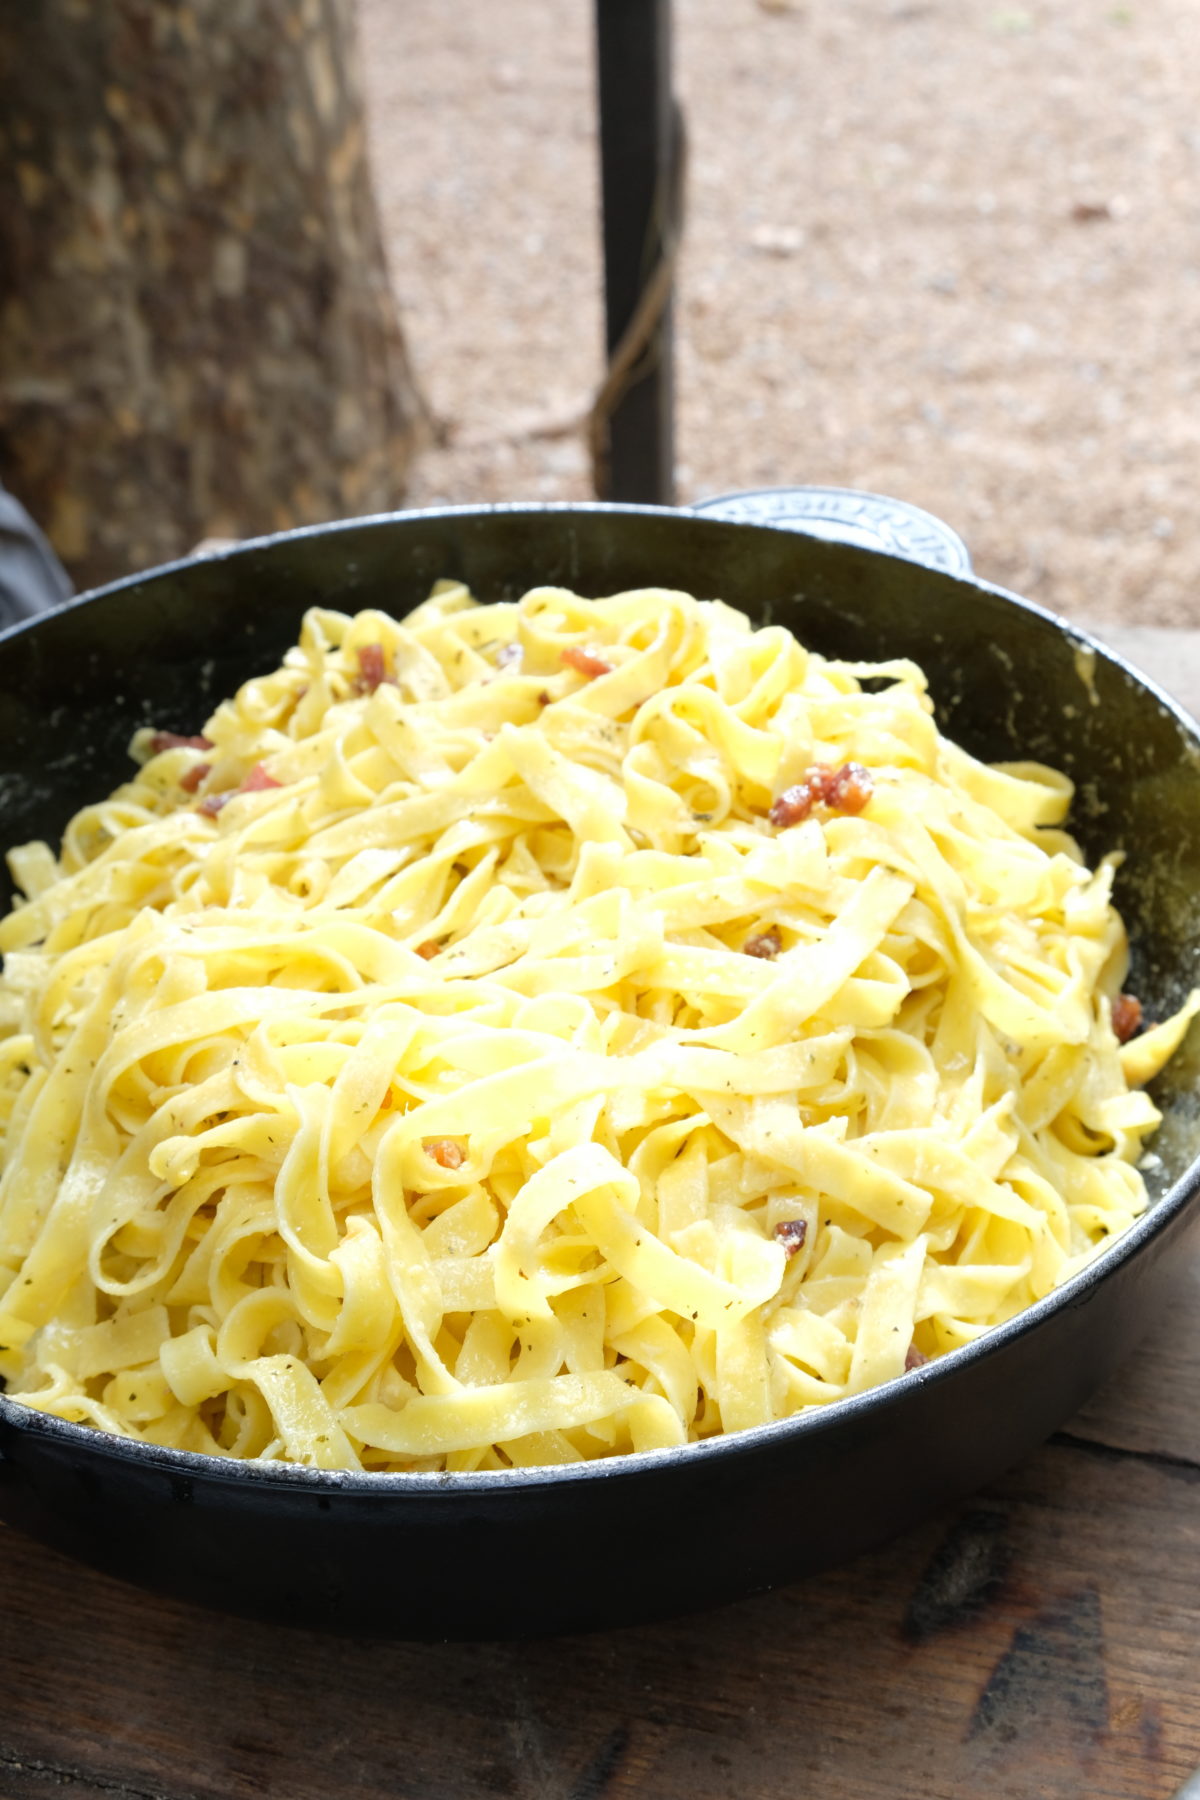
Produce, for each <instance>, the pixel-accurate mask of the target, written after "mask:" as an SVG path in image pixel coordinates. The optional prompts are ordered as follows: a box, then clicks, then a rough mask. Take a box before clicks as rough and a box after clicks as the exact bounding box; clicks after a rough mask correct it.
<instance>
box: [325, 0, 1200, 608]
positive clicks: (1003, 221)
mask: <svg viewBox="0 0 1200 1800" xmlns="http://www.w3.org/2000/svg"><path fill="white" fill-rule="evenodd" d="M359 5H360V12H361V19H362V30H363V38H364V65H365V72H366V81H367V92H368V106H369V112H370V121H371V134H372V149H373V155H374V158H375V166H376V172H377V179H378V187H379V196H380V203H381V207H382V211H383V217H384V224H385V234H386V237H387V242H388V246H389V253H390V256H391V262H392V269H393V274H394V278H395V283H396V288H397V292H398V295H399V300H400V305H401V309H402V315H403V318H404V322H405V328H406V330H407V332H408V336H409V340H410V344H411V348H412V351H413V354H414V358H415V360H416V363H417V366H418V371H419V374H420V376H421V378H422V380H423V383H424V386H425V390H426V393H427V395H428V396H429V399H430V401H431V404H432V406H433V409H434V411H435V413H436V415H437V416H438V418H439V420H440V421H441V422H442V425H443V427H444V432H445V442H444V443H443V444H441V445H440V446H439V447H437V448H435V449H432V450H430V451H428V452H427V453H426V455H425V456H424V458H423V459H422V462H421V464H420V466H419V468H418V471H417V475H416V479H415V482H414V485H413V490H412V498H413V500H414V501H415V502H418V503H432V502H434V501H439V500H453V501H472V500H488V499H522V498H555V499H575V498H584V497H586V496H587V495H588V493H589V483H588V474H587V468H586V461H585V456H584V451H583V446H582V439H581V437H580V435H579V433H578V432H577V431H576V430H575V429H574V426H573V421H575V420H576V419H577V418H578V417H579V415H580V414H581V413H582V411H583V409H584V408H585V406H586V404H587V401H588V398H589V395H590V392H591V390H592V388H593V387H594V385H595V383H596V381H597V379H598V376H599V369H600V358H599V347H600V341H601V317H600V265H599V248H598V222H597V207H598V197H597V172H596V159H595V121H594V94H593V85H592V83H593V71H592V56H591V50H592V46H591V21H592V7H591V4H590V0H504V4H502V5H501V4H497V0H455V4H454V5H453V6H452V7H451V6H447V5H445V4H444V0H404V3H403V4H402V5H396V4H395V0H359ZM676 39H677V82H678V86H679V89H680V92H681V95H682V98H683V101H684V105H685V108H686V111H687V116H688V122H689V131H690V139H691V146H692V154H691V182H690V214H689V224H688V233H687V242H686V248H685V257H684V267H683V270H682V274H681V284H680V303H679V323H678V334H679V342H678V382H679V439H680V443H679V494H680V499H681V500H687V499H692V498H698V497H699V496H701V495H704V494H712V493H719V492H724V491H728V490H732V489H737V488H742V487H754V486H760V485H764V486H765V485H771V484H786V483H796V482H818V483H835V484H840V485H845V486H849V487H862V488H870V489H874V490H876V491H878V492H881V493H887V494H894V495H896V496H898V497H901V498H904V499H908V500H913V501H916V502H917V503H919V504H920V505H922V506H925V507H928V508H929V509H930V510H931V511H933V512H935V513H940V514H941V515H942V516H943V517H944V518H946V519H947V520H948V521H949V522H950V523H951V524H952V525H954V526H955V528H956V529H957V530H958V531H960V532H961V533H962V535H963V536H964V537H965V538H966V540H967V542H968V544H969V545H970V547H971V550H972V553H973V556H974V559H975V564H976V567H977V569H978V570H979V572H980V573H981V574H983V575H985V576H987V577H990V578H991V579H993V580H997V581H1001V582H1004V583H1006V584H1008V585H1010V586H1013V587H1016V588H1018V589H1020V590H1021V591H1023V592H1025V593H1027V594H1029V595H1031V596H1032V597H1033V598H1035V599H1037V600H1039V601H1041V602H1042V603H1043V604H1046V605H1049V606H1052V607H1054V608H1056V609H1057V610H1059V611H1062V612H1066V613H1070V614H1073V615H1075V616H1076V617H1083V618H1088V619H1090V620H1095V621H1104V620H1107V621H1110V622H1115V621H1121V622H1124V623H1126V624H1156V625H1176V626H1178V625H1200V581H1198V579H1197V577H1198V575H1200V538H1198V536H1197V533H1196V532H1195V530H1194V529H1193V522H1194V516H1195V498H1194V491H1195V475H1196V470H1197V463H1198V454H1197V453H1198V450H1200V404H1198V399H1200V258H1198V257H1197V247H1198V239H1200V125H1198V124H1197V111H1196V100H1197V96H1198V95H1200V30H1197V28H1196V10H1195V0H1130V3H1129V4H1126V5H1117V4H1109V3H1108V0H1043V4H1040V5H1031V6H1028V7H1018V6H998V5H996V4H993V3H990V0H987V3H985V0H808V4H803V3H801V0H795V3H791V0H677V4H676Z"/></svg>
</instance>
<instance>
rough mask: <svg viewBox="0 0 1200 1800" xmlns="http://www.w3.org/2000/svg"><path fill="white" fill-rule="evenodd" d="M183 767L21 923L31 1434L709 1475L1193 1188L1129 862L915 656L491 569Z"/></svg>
mask: <svg viewBox="0 0 1200 1800" xmlns="http://www.w3.org/2000/svg"><path fill="white" fill-rule="evenodd" d="M868 678H869V680H868ZM864 684H866V685H864ZM135 753H136V754H137V755H138V756H139V757H140V758H141V761H142V766H141V768H140V771H139V772H138V773H137V775H136V777H135V779H133V780H132V781H131V782H129V783H128V784H127V785H126V786H124V787H122V788H120V789H119V790H118V791H117V792H116V793H115V794H114V795H113V796H112V798H111V799H109V800H107V801H104V802H103V803H101V804H99V805H96V806H90V807H87V808H85V809H84V810H83V811H82V812H80V813H79V814H78V815H77V816H76V817H75V819H74V820H73V821H72V823H71V824H70V826H69V827H68V829H67V832H66V835H65V839H64V842H63V845H62V851H61V855H60V857H58V858H55V856H54V855H53V854H52V852H51V851H50V849H48V848H47V846H45V845H44V844H31V845H26V846H24V847H23V848H21V849H19V850H17V851H14V852H13V853H12V857H11V864H12V867H13V871H14V875H15V878H16V880H17V883H18V885H19V887H20V888H21V889H22V891H23V893H24V896H25V898H24V900H23V901H22V902H21V903H20V904H18V906H17V907H16V908H15V909H14V911H13V912H12V913H11V915H10V916H9V918H8V919H7V920H5V921H4V922H3V923H2V924H0V949H3V951H4V953H5V966H4V974H3V978H2V981H0V1008H2V1009H3V1013H2V1023H3V1026H4V1028H5V1030H6V1033H7V1035H5V1036H3V1038H0V1129H2V1130H3V1134H4V1171H3V1179H2V1184H0V1374H3V1376H4V1377H5V1379H6V1382H7V1389H8V1393H9V1395H10V1396H11V1397H14V1398H16V1399H19V1400H21V1401H23V1402H25V1403H26V1404H27V1405H29V1406H31V1407H37V1408H40V1409H42V1410H43V1411H45V1412H49V1413H53V1414H56V1415H58V1416H59V1417H61V1418H65V1419H73V1420H80V1421H84V1422H86V1423H88V1424H90V1425H92V1426H95V1427H98V1428H99V1429H100V1430H103V1431H108V1432H116V1433H120V1434H122V1435H125V1436H128V1437H133V1438H142V1439H145V1440H147V1441H149V1442H152V1443H155V1444H164V1445H174V1446H178V1447H181V1448H184V1449H188V1450H193V1451H200V1452H207V1453H209V1454H212V1455H218V1456H230V1457H257V1458H265V1459H281V1460H285V1461H293V1462H299V1463H306V1464H310V1465H316V1466H319V1467H322V1468H358V1467H364V1468H367V1469H384V1470H386V1469H449V1470H476V1469H483V1470H486V1469H495V1468H501V1467H508V1466H511V1465H514V1464H516V1465H527V1464H547V1463H572V1462H576V1461H579V1460H581V1459H587V1458H595V1457H604V1456H611V1455H613V1454H618V1453H622V1452H627V1451H640V1450H647V1449H656V1448H660V1447H663V1446H669V1445H676V1444H682V1443H685V1442H687V1441H688V1440H694V1439H699V1438H705V1437H709V1436H711V1435H712V1434H714V1433H716V1432H721V1431H725V1432H729V1431H739V1430H743V1429H745V1428H747V1427H750V1426H756V1425H762V1424H765V1423H767V1422H769V1421H772V1420H777V1419H782V1418H786V1417H788V1416H790V1415H792V1414H794V1413H796V1412H798V1411H800V1410H802V1409H803V1408H806V1407H813V1406H823V1405H825V1404H827V1403H829V1402H830V1401H836V1400H838V1399H840V1398H841V1397H843V1396H845V1395H849V1394H855V1393H858V1392H861V1391H862V1390H864V1389H866V1388H870V1387H873V1386H875V1385H876V1384H878V1383H881V1382H886V1381H891V1380H893V1379H894V1378H896V1377H899V1376H901V1375H903V1374H904V1372H905V1370H906V1368H911V1367H912V1366H913V1365H914V1364H915V1363H916V1362H918V1361H920V1360H924V1359H927V1358H931V1357H936V1356H939V1355H941V1354H943V1353H944V1352H946V1351H949V1350H952V1349H954V1348H955V1347H956V1346H959V1345H962V1344H966V1343H968V1342H970V1341H971V1340H972V1339H974V1338H976V1337H978V1336H979V1335H980V1334H981V1333H982V1332H985V1331H987V1330H988V1328H989V1327H991V1326H993V1325H995V1324H997V1323H998V1322H999V1321H1001V1320H1004V1319H1007V1318H1009V1317H1010V1316H1011V1315H1012V1314H1014V1313H1016V1312H1018V1311H1019V1310H1020V1309H1021V1308H1023V1307H1026V1306H1028V1305H1029V1304H1030V1303H1031V1302H1032V1301H1034V1300H1036V1299H1038V1298H1040V1297H1041V1296H1043V1295H1045V1294H1047V1293H1049V1292H1050V1291H1051V1289H1053V1288H1054V1286H1055V1285H1056V1284H1057V1283H1060V1282H1061V1281H1062V1280H1063V1279H1064V1278H1065V1277H1066V1276H1068V1275H1070V1274H1071V1273H1072V1272H1073V1271H1074V1270H1076V1269H1078V1268H1080V1267H1081V1266H1082V1264H1083V1263H1084V1262H1085V1261H1086V1260H1087V1259H1088V1258H1089V1257H1090V1256H1092V1255H1094V1254H1095V1252H1096V1250H1097V1248H1098V1247H1099V1246H1101V1245H1103V1244H1104V1243H1105V1242H1107V1241H1108V1240H1109V1239H1111V1238H1112V1236H1113V1235H1114V1234H1116V1233H1119V1232H1121V1231H1123V1230H1124V1229H1125V1228H1126V1227H1127V1226H1128V1225H1129V1224H1130V1222H1131V1221H1132V1220H1133V1219H1134V1218H1135V1217H1136V1216H1137V1215H1138V1213H1139V1212H1141V1211H1142V1210H1143V1208H1144V1207H1145V1205H1146V1191H1145V1187H1144V1184H1143V1180H1142V1177H1141V1175H1140V1174H1139V1172H1138V1168H1137V1163H1138V1159H1139V1156H1140V1154H1141V1146H1142V1140H1143V1139H1144V1137H1145V1136H1146V1134H1147V1133H1149V1132H1151V1131H1152V1130H1153V1129H1154V1127H1155V1126H1156V1125H1157V1124H1158V1122H1159V1115H1158V1113H1157V1112H1156V1111H1155V1108H1154V1106H1153V1104H1152V1102H1151V1101H1150V1099H1149V1098H1148V1097H1147V1095H1146V1094H1145V1093H1144V1092H1142V1091H1141V1084H1142V1083H1143V1082H1144V1081H1145V1080H1146V1079H1148V1077H1149V1076H1150V1075H1151V1074H1153V1073H1154V1072H1155V1071H1156V1070H1157V1069H1158V1068H1159V1067H1160V1066H1161V1065H1162V1063H1163V1062H1164V1061H1165V1060H1166V1058H1167V1056H1169V1055H1170V1054H1171V1052H1172V1051H1173V1049H1174V1048H1175V1047H1176V1046H1177V1045H1178V1043H1179V1041H1180V1040H1181V1038H1182V1036H1183V1032H1184V1030H1185V1028H1186V1025H1187V1022H1188V1019H1189V1018H1190V1017H1191V1016H1192V1014H1193V1013H1194V1012H1195V1011H1196V1010H1197V1005H1198V1002H1197V998H1196V997H1193V1001H1192V1002H1191V1003H1190V1005H1189V1007H1188V1008H1186V1009H1185V1010H1184V1012H1183V1013H1181V1014H1179V1015H1177V1017H1176V1018H1175V1019H1174V1020H1171V1021H1168V1022H1167V1023H1166V1024H1163V1025H1159V1026H1158V1027H1156V1028H1155V1029H1153V1030H1150V1031H1147V1032H1145V1033H1143V1034H1142V1035H1140V1036H1132V1037H1130V1039H1129V1041H1128V1042H1126V1043H1124V1044H1122V1043H1120V1042H1119V1041H1118V1032H1116V1031H1114V1025H1113V1020H1114V1006H1118V1007H1119V1006H1127V1005H1128V1003H1127V1002H1125V1001H1121V1000H1119V999H1118V996H1119V995H1120V989H1121V983H1122V980H1123V978H1124V975H1125V971H1126V948H1125V938H1124V932H1123V930H1122V926H1121V922H1120V919H1119V918H1118V916H1117V914H1116V912H1115V911H1114V910H1113V907H1112V905H1111V904H1110V897H1109V896H1110V886H1111V881H1112V876H1113V871H1114V864H1115V859H1113V858H1110V859H1107V860H1105V861H1104V862H1103V863H1102V864H1101V865H1100V866H1099V868H1098V869H1097V870H1096V871H1095V872H1090V871H1089V870H1088V869H1087V868H1085V867H1084V866H1083V864H1082V861H1081V859H1080V856H1079V853H1078V851H1077V849H1076V847H1075V845H1074V844H1073V842H1072V840H1071V839H1070V838H1069V837H1068V836H1067V835H1066V834H1065V832H1064V831H1063V829H1062V825H1063V821H1064V819H1065V816H1066V813H1067V809H1068V805H1069V801H1070V797H1071V787H1070V783H1069V782H1068V781H1067V780H1066V779H1065V778H1064V777H1063V776H1061V775H1059V774H1056V773H1054V772H1053V771H1052V770H1050V769H1048V768H1044V767H1040V766H1035V765H1033V764H1022V765H1008V766H1005V767H998V768H991V767H985V766H984V765H982V764H980V763H978V762H976V761H974V760H972V758H971V757H969V756H968V755H966V754H965V753H964V752H963V751H962V750H960V749H957V748H956V747H955V746H954V745H953V744H951V743H948V742H947V741H946V740H945V739H943V738H942V737H941V736H940V735H939V733H938V731H937V729H936V727H935V724H934V721H933V718H932V706H931V703H930V701H929V699H928V698H927V695H926V691H925V681H924V678H923V676H922V674H921V672H920V670H919V669H918V668H916V667H915V666H914V665H913V664H911V663H909V662H884V663H878V664H870V665H858V664H851V663H845V662H832V661H827V660H824V659H822V658H821V657H819V656H816V655H812V654H809V653H808V652H806V651H805V649H804V648H802V646H801V645H800V644H799V643H797V641H796V640H795V638H794V637H793V636H792V635H791V634H790V633H789V632H788V631H786V630H784V629H782V628H780V627H778V626H771V627H768V628H766V629H763V630H752V629H751V627H750V624H749V622H748V621H747V620H746V619H745V618H744V617H742V616H741V615H740V614H739V613H736V612H734V611H732V610H731V609H729V608H728V607H726V606H724V605H722V604H720V603H719V602H699V601H696V600H693V599H691V598H690V597H688V596H687V595H684V594H679V593H673V592H667V591H663V590H659V589H652V590H643V591H639V592H634V593H626V594H620V595H617V596H616V597H615V598H610V599H604V600H597V601H594V602H589V601H585V600H582V599H579V598H578V597H576V596H575V595H573V594H570V593H567V592H564V591H563V590H561V589H557V588H540V589H536V590H534V591H533V592H531V593H528V594H526V595H525V597H524V598H523V599H522V600H520V601H519V602H518V603H515V604H500V605H490V606H477V605H476V604H475V603H474V601H473V600H472V598H471V596H470V595H469V594H468V593H467V592H466V590H465V589H464V588H463V587H461V586H459V585H455V584H452V583H441V584H439V585H438V587H437V588H436V589H435V590H434V594H433V596H432V598H431V599H430V600H429V601H428V602H427V603H426V604H425V605H424V606H422V607H421V608H420V609H419V610H418V611H417V612H415V613H414V614H413V615H412V616H411V617H410V618H408V619H407V620H406V621H405V622H403V623H397V622H396V621H395V620H393V619H391V618H389V617H387V616H385V615H384V614H382V613H379V612H364V613H360V614H359V615H358V616H357V617H355V618H348V617H345V616H343V615H341V614H338V613H335V612H330V611H323V610H314V611H312V612H310V613H309V614H308V615H307V616H306V618H305V620H304V624H303V629H302V632H301V636H300V642H299V645H298V646H297V647H296V648H295V649H293V650H291V651H289V653H288V655H287V656H286V657H285V659H284V663H283V666H282V667H281V668H280V669H278V670H277V671H276V672H274V673H272V674H269V675H266V676H264V677H262V678H260V679H255V680H252V681H249V682H247V683H246V684H245V686H244V687H243V688H242V689H241V691H240V692H239V693H238V695H237V696H236V698H235V699H233V700H231V701H228V702H227V703H225V704H223V705H221V706H220V707H219V708H218V709H217V711H216V713H215V714H214V716H213V718H212V719H211V721H210V723H209V724H208V725H207V726H206V727H205V733H204V736H203V737H202V738H198V739H176V738H173V737H172V736H171V735H170V734H150V733H142V734H139V738H138V739H137V740H135ZM1120 1035H1125V1033H1124V1032H1121V1033H1120Z"/></svg>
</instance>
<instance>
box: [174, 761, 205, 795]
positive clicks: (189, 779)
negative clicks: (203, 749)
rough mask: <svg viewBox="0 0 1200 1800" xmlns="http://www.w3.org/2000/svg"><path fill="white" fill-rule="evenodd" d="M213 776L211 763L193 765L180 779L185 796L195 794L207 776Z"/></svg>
mask: <svg viewBox="0 0 1200 1800" xmlns="http://www.w3.org/2000/svg"><path fill="white" fill-rule="evenodd" d="M211 774H212V764H211V763H193V764H192V766H191V768H190V769H185V770H184V772H183V774H182V775H181V776H180V777H179V785H180V787H181V788H182V789H183V791H184V793H185V794H194V793H195V792H196V789H197V788H198V787H199V786H200V783H201V782H202V781H203V780H204V777H205V776H206V775H211Z"/></svg>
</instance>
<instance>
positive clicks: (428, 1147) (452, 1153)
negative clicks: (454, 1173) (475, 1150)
mask: <svg viewBox="0 0 1200 1800" xmlns="http://www.w3.org/2000/svg"><path fill="white" fill-rule="evenodd" d="M421 1148H422V1149H423V1150H424V1152H425V1154H426V1156H432V1158H433V1160H434V1162H435V1163H437V1164H438V1165H439V1167H441V1168H443V1169H461V1168H462V1166H463V1164H464V1163H465V1162H466V1160H467V1153H466V1151H465V1150H464V1149H463V1147H462V1145H461V1144H456V1143H455V1141H454V1139H453V1138H424V1139H423V1140H422V1144H421Z"/></svg>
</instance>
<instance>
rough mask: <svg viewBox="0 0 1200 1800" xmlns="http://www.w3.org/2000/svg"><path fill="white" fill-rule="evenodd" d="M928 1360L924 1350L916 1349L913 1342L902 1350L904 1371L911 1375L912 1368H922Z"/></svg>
mask: <svg viewBox="0 0 1200 1800" xmlns="http://www.w3.org/2000/svg"><path fill="white" fill-rule="evenodd" d="M928 1361H929V1358H928V1357H927V1356H926V1355H925V1353H924V1351H922V1350H918V1349H917V1346H916V1345H915V1344H910V1345H909V1346H908V1349H907V1350H906V1351H905V1352H904V1373H905V1374H906V1375H911V1374H912V1372H913V1370H914V1369H923V1368H924V1367H925V1364H926V1363H927V1362H928Z"/></svg>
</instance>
